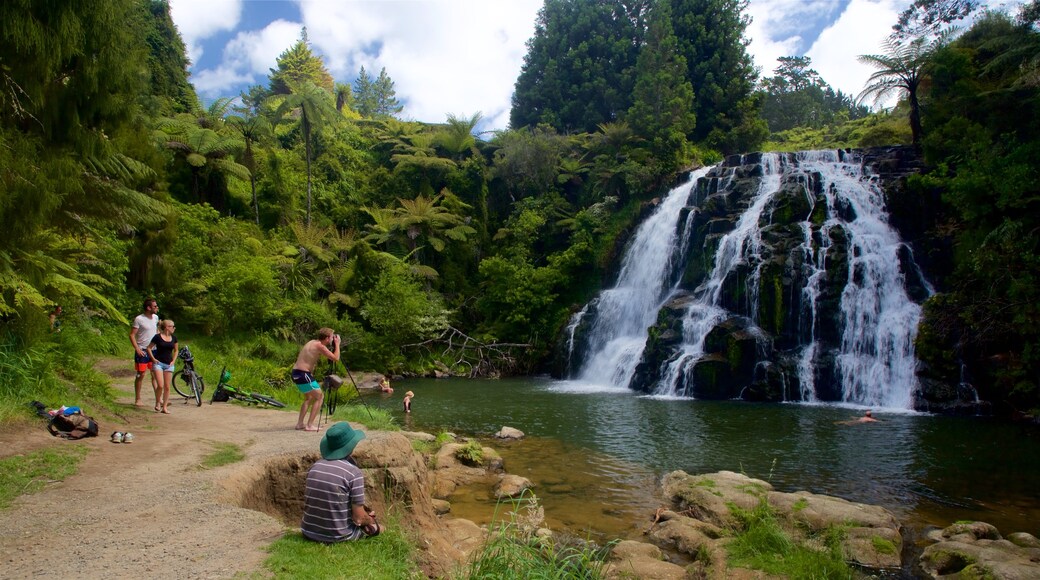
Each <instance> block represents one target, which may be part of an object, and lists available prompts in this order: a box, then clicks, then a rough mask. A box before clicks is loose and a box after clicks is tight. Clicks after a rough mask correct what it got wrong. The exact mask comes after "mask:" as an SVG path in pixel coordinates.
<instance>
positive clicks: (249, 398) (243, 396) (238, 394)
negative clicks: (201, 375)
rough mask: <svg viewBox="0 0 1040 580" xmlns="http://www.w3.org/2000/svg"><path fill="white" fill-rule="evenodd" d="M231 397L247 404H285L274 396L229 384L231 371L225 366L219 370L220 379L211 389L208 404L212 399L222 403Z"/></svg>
mask: <svg viewBox="0 0 1040 580" xmlns="http://www.w3.org/2000/svg"><path fill="white" fill-rule="evenodd" d="M231 399H235V400H236V401H242V402H243V403H245V404H247V405H270V406H272V407H278V408H282V407H284V406H285V403H283V402H281V401H279V400H278V399H275V398H274V397H268V396H267V395H262V394H260V393H247V392H245V391H240V390H239V389H237V388H235V387H233V386H231V371H229V370H228V368H227V367H226V366H225V367H224V368H223V369H221V370H220V381H218V382H217V388H216V390H214V391H213V396H212V397H211V398H210V400H209V404H210V405H212V404H213V403H214V401H215V402H218V403H222V402H225V401H228V400H231Z"/></svg>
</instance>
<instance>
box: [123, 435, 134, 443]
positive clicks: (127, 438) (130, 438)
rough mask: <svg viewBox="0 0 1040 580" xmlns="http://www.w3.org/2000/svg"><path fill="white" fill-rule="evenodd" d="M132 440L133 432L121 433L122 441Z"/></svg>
mask: <svg viewBox="0 0 1040 580" xmlns="http://www.w3.org/2000/svg"><path fill="white" fill-rule="evenodd" d="M133 442H134V434H133V433H123V443H133Z"/></svg>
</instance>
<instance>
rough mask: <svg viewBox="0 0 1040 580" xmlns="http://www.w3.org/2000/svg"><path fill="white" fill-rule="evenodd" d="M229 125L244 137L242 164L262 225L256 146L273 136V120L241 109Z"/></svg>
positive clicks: (257, 216) (258, 221)
mask: <svg viewBox="0 0 1040 580" xmlns="http://www.w3.org/2000/svg"><path fill="white" fill-rule="evenodd" d="M228 125H229V126H230V127H231V128H232V129H233V130H234V131H235V132H236V133H237V134H238V136H239V137H241V139H242V143H243V148H242V155H241V162H242V165H243V166H244V167H245V168H246V169H247V170H248V171H249V192H250V194H251V196H252V200H253V215H254V217H255V218H256V225H260V204H259V202H258V201H257V198H256V172H257V169H258V163H257V159H256V147H257V146H262V145H263V144H264V143H265V142H266V141H267V140H268V139H270V137H271V136H272V134H273V133H272V128H271V122H270V121H268V120H267V117H265V116H264V115H257V114H254V113H252V112H250V111H249V110H248V109H243V110H241V111H239V114H238V115H235V116H233V117H230V118H229V119H228Z"/></svg>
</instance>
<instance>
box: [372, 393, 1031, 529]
mask: <svg viewBox="0 0 1040 580" xmlns="http://www.w3.org/2000/svg"><path fill="white" fill-rule="evenodd" d="M394 387H395V391H396V392H395V393H394V395H392V396H382V397H380V396H378V395H366V397H365V399H366V401H367V402H368V403H369V404H372V405H375V406H380V407H385V408H388V409H391V410H393V412H394V414H395V416H397V417H398V418H400V419H401V423H402V425H403V427H404V428H405V429H409V430H421V431H427V432H431V433H437V432H438V431H442V430H447V431H452V432H455V433H458V434H462V435H475V436H478V437H490V436H491V435H493V434H494V433H495V432H497V431H498V430H499V429H500V428H501V427H502V426H503V425H508V426H510V427H515V428H517V429H520V430H521V431H523V432H524V433H525V434H526V435H527V437H526V438H525V439H523V440H521V441H517V442H511V443H497V444H495V445H494V446H495V447H496V448H497V449H499V451H500V452H501V454H502V456H503V458H504V459H505V462H506V469H507V471H509V472H510V473H515V474H517V475H522V476H524V477H527V478H528V479H530V480H531V481H532V482H533V483H534V485H535V492H536V493H537V495H538V498H539V500H540V501H541V503H542V505H543V506H544V508H545V512H546V519H547V522H548V524H549V525H550V527H552V528H554V529H558V528H561V527H562V528H566V529H569V530H571V531H575V532H586V533H589V534H590V535H592V536H594V537H619V536H634V535H637V534H638V533H639V532H641V531H642V529H645V527H646V525H647V524H648V523H649V519H648V518H649V517H650V516H651V515H652V513H653V510H654V509H655V508H657V507H660V500H659V499H658V498H656V497H655V496H654V491H655V490H656V481H657V479H658V478H659V476H660V475H662V474H664V473H667V472H669V471H672V470H676V469H681V470H683V471H686V472H688V473H693V474H698V473H708V472H713V471H719V470H730V471H737V472H743V473H745V474H747V475H749V476H751V477H756V478H759V479H764V480H767V481H769V482H770V483H772V485H773V486H774V487H775V488H776V489H778V490H779V491H797V490H807V491H810V492H814V493H824V494H829V495H834V496H838V497H842V498H845V499H848V500H851V501H857V502H865V503H871V504H877V505H881V506H884V507H886V508H888V509H889V510H891V511H892V512H894V513H895V514H896V516H897V517H898V518H899V519H900V521H902V522H903V523H904V525H909V526H910V527H911V528H912V529H916V530H920V529H922V528H924V527H926V526H929V525H935V526H946V525H949V524H951V523H953V522H954V521H957V520H966V519H978V520H983V521H987V522H989V523H991V524H993V525H995V526H997V527H998V528H999V529H1000V530H1001V532H1003V533H1005V534H1007V533H1010V532H1015V531H1024V532H1029V533H1032V534H1034V535H1037V536H1040V429H1037V428H1036V427H1033V426H1027V425H1014V424H1007V423H1001V422H996V421H991V420H986V419H978V418H951V417H936V416H930V415H921V414H910V413H891V412H885V411H884V410H875V416H877V417H878V418H879V419H880V420H881V422H879V423H871V424H861V425H847V424H840V423H839V422H842V421H846V420H848V419H851V418H854V417H857V416H859V415H861V414H862V410H861V409H851V408H840V407H834V406H809V405H795V404H791V405H788V404H782V405H777V404H753V403H744V402H736V401H722V402H718V401H696V400H685V399H652V398H646V397H641V396H638V395H637V394H636V393H634V392H632V391H628V390H619V389H612V388H599V387H595V386H589V385H582V384H579V383H576V382H573V381H554V380H550V379H537V378H525V379H502V380H496V381H491V380H462V379H451V380H433V379H412V380H407V381H400V382H398V383H396V384H395V385H394ZM409 389H410V390H413V391H415V395H416V396H415V400H414V401H413V407H412V413H411V414H410V416H405V414H404V413H403V411H402V410H401V398H402V397H403V394H404V392H405V391H406V390H409ZM494 506H495V501H494V499H493V498H491V497H488V494H487V491H486V490H484V489H472V490H464V491H463V492H462V493H460V494H457V495H456V496H455V497H453V498H452V511H453V513H454V514H455V515H457V516H460V517H465V518H468V519H472V520H474V521H476V522H478V523H483V522H486V521H488V520H489V519H490V517H491V514H492V512H493V511H494Z"/></svg>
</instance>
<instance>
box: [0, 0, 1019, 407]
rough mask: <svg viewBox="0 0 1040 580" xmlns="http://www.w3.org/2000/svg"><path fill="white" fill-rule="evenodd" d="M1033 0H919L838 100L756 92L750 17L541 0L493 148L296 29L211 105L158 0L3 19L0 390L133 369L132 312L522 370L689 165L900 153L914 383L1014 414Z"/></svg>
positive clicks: (184, 326) (405, 366) (699, 0)
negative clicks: (977, 397)
mask: <svg viewBox="0 0 1040 580" xmlns="http://www.w3.org/2000/svg"><path fill="white" fill-rule="evenodd" d="M1038 2H1040V0H1032V1H1031V2H1029V3H1027V4H1026V5H1025V6H1024V7H1022V9H1021V10H1020V11H1019V12H1017V13H1016V14H1007V13H1001V12H992V13H985V14H981V15H979V17H978V18H977V19H976V20H975V23H974V24H973V25H972V26H971V27H970V28H969V29H967V30H955V29H951V28H949V27H948V24H949V22H950V21H951V20H953V19H954V17H955V16H957V15H958V14H960V13H961V12H964V11H968V12H970V11H971V10H973V9H975V8H976V7H977V2H974V1H973V0H918V2H916V3H915V4H914V5H913V6H911V8H909V9H908V10H907V13H905V14H904V17H903V19H901V22H900V24H899V25H898V26H897V29H896V30H895V31H894V32H893V35H892V37H891V38H890V39H889V41H888V42H887V43H886V45H885V46H883V47H880V48H881V52H880V53H879V54H876V55H864V56H863V57H862V59H863V61H864V62H866V63H868V64H870V65H871V66H872V67H874V68H875V69H876V72H875V74H874V76H873V77H871V80H870V84H869V85H868V86H867V87H865V88H864V92H863V94H861V95H857V96H852V95H845V94H842V93H841V92H840V91H835V90H833V89H832V88H831V87H830V86H829V85H827V83H826V82H825V81H824V80H823V79H821V78H820V76H819V74H818V73H816V72H815V71H814V70H812V68H811V67H812V62H811V61H810V60H809V59H808V58H806V57H799V56H790V57H785V58H782V59H780V61H779V63H778V66H777V67H776V68H775V70H774V71H773V72H772V76H761V71H759V70H757V69H756V68H755V67H754V66H753V65H752V62H751V59H750V56H749V55H748V52H747V39H746V28H747V25H748V23H749V20H748V17H747V16H746V15H745V9H746V2H744V1H743V0H639V1H636V2H621V1H618V0H545V4H544V6H543V8H542V9H541V11H540V12H539V14H538V19H537V22H536V25H535V33H534V36H533V37H532V38H531V39H530V40H529V41H528V53H527V56H526V58H525V61H524V65H523V68H522V70H521V72H520V75H519V77H518V79H517V81H516V86H515V93H514V95H513V109H512V112H511V127H510V129H509V130H506V131H500V132H497V133H495V134H494V135H493V136H491V137H490V138H488V139H482V138H478V137H477V136H475V135H474V130H475V128H476V127H477V125H478V123H479V122H480V119H481V116H480V113H475V114H473V115H472V116H468V117H466V116H455V115H446V119H445V121H444V122H443V123H440V124H425V123H418V122H413V121H407V120H402V119H401V118H400V114H401V112H402V110H403V107H402V104H401V103H399V102H398V100H397V98H396V95H395V92H394V83H393V80H392V77H391V74H390V73H392V71H386V70H385V69H384V70H382V71H380V72H379V73H378V75H376V74H373V73H371V72H369V71H366V70H364V69H361V70H360V71H358V75H357V77H356V78H355V79H339V80H338V79H334V78H333V77H332V76H331V75H330V73H329V71H328V70H327V68H326V67H325V65H324V62H323V60H322V56H321V55H318V54H316V53H315V52H314V51H313V50H312V47H311V45H310V43H309V42H308V39H307V36H306V31H304V33H303V35H302V36H301V37H300V39H299V40H298V41H297V42H296V43H295V44H294V45H292V46H288V47H285V50H284V52H282V54H281V55H280V57H279V58H278V60H277V63H276V65H275V67H274V68H272V69H271V72H270V75H269V77H268V82H267V84H266V85H258V86H255V87H252V88H251V89H250V90H249V91H247V92H246V93H244V94H242V95H238V96H233V95H228V96H227V97H225V98H219V99H216V100H213V101H212V102H203V101H202V100H201V99H200V98H199V97H198V95H197V94H196V93H195V90H194V88H193V87H192V84H191V82H190V77H189V73H188V66H189V61H188V59H187V56H186V51H185V47H184V44H183V42H182V41H181V39H180V36H179V34H178V32H177V30H176V27H175V26H174V24H173V22H172V20H171V18H170V10H169V5H168V3H167V1H166V0H106V1H105V2H103V3H102V4H103V5H104V8H101V7H100V6H93V5H89V4H85V3H82V2H76V1H73V0H61V1H57V2H46V3H44V2H36V1H32V0H10V1H8V2H4V3H3V4H2V5H0V17H2V21H3V22H4V27H3V31H2V33H0V75H2V79H0V145H2V146H0V167H2V169H0V172H2V173H0V175H2V178H0V223H2V224H3V232H4V233H3V236H0V393H2V394H3V397H5V398H11V399H21V398H25V397H26V395H25V394H24V393H26V389H31V388H32V385H34V384H38V383H42V382H53V381H55V380H56V378H57V377H61V376H66V375H68V374H69V372H68V369H67V368H66V367H67V365H70V364H72V363H71V362H70V361H69V358H68V356H67V355H68V353H69V352H73V351H75V350H76V349H75V348H74V343H82V342H98V343H102V344H107V345H109V346H108V348H109V349H110V350H113V351H116V352H122V351H119V350H118V349H119V348H121V347H123V346H125V347H126V348H125V349H124V351H127V352H128V350H129V348H128V345H123V343H125V342H126V339H125V337H126V331H127V326H126V324H127V320H128V319H129V318H130V317H132V316H133V315H134V314H136V312H137V311H138V308H139V306H140V303H141V300H142V299H143V298H144V297H151V296H154V297H156V298H157V299H158V300H159V301H160V304H161V305H162V310H161V315H162V316H163V317H170V318H173V319H175V320H176V321H177V323H178V328H179V332H180V334H182V336H211V337H217V338H223V339H226V340H229V341H250V342H252V343H253V344H254V345H259V346H257V347H256V349H255V352H256V354H257V356H263V355H264V353H269V352H271V348H274V350H275V351H277V350H278V348H277V347H270V345H273V344H289V345H295V344H297V343H299V342H300V341H302V340H304V339H305V338H307V337H309V336H311V335H312V334H313V333H314V332H315V330H316V329H318V328H319V327H323V326H332V327H335V328H336V329H337V330H339V331H340V332H341V333H342V334H343V335H344V336H345V337H347V338H348V339H349V347H348V349H347V352H346V354H345V360H346V362H347V364H348V366H350V367H352V368H363V369H374V370H379V371H382V372H394V373H429V372H432V371H433V370H435V369H440V370H442V371H445V372H452V373H456V374H480V375H485V376H487V375H495V374H499V373H529V372H536V371H539V370H541V369H543V368H544V364H545V361H546V360H547V358H548V354H549V352H550V351H551V349H552V346H553V344H554V342H555V341H556V340H557V338H558V334H559V331H560V329H561V327H562V326H563V325H564V324H565V323H566V321H567V319H568V317H569V315H570V314H571V313H572V312H574V311H575V310H576V309H578V308H580V306H581V305H582V304H583V303H584V302H586V301H587V300H588V299H589V298H590V297H591V296H592V295H593V294H594V293H595V291H596V290H598V289H599V288H600V287H601V286H602V285H603V284H604V283H605V282H606V281H607V280H609V277H610V276H611V274H612V268H613V267H614V266H615V262H616V258H617V256H618V255H619V253H620V251H621V249H622V248H623V245H624V242H625V240H626V236H627V235H628V234H629V232H631V230H632V228H633V226H634V224H635V223H637V221H638V219H639V218H640V216H642V215H643V214H644V210H645V209H646V208H647V207H648V205H649V204H651V203H652V200H653V199H654V198H655V197H657V196H659V195H660V194H661V193H662V191H664V189H665V188H667V186H668V185H669V184H672V183H674V182H675V181H676V180H677V179H678V178H679V176H680V175H681V174H682V173H683V172H684V171H686V170H688V169H689V168H691V167H695V166H698V165H703V164H708V163H713V162H716V161H718V160H719V159H721V158H722V157H723V156H724V155H728V154H732V153H740V152H750V151H755V150H762V149H784V150H796V149H808V148H824V147H860V146H876V145H887V144H899V143H913V144H915V145H917V146H918V147H919V148H920V150H921V152H922V154H923V155H924V159H925V161H926V163H927V166H928V167H929V170H928V171H927V172H926V173H924V174H922V175H920V176H916V177H914V178H913V179H912V180H911V183H910V184H909V194H908V195H909V197H903V198H900V199H893V200H890V203H891V206H892V208H893V210H894V211H896V212H898V213H899V215H901V216H905V217H904V218H902V222H903V223H901V226H902V228H903V229H904V231H906V232H915V233H916V234H915V235H916V237H915V238H914V239H912V240H911V242H912V244H913V245H914V247H915V250H916V251H917V252H918V253H919V254H920V255H921V256H923V261H924V263H925V264H927V268H928V269H929V272H928V274H929V275H930V276H931V277H932V278H933V279H934V281H935V284H936V289H937V290H938V293H937V294H936V295H935V296H934V297H933V298H932V299H930V300H929V302H928V303H927V305H926V319H925V321H924V323H923V326H922V330H921V333H920V336H919V339H918V340H919V343H920V344H919V345H918V352H919V354H920V356H921V358H922V360H923V361H924V362H925V363H926V366H927V372H929V373H931V374H932V375H933V376H935V377H937V378H940V379H943V380H948V381H951V382H953V383H956V382H957V381H958V380H960V377H961V373H962V368H969V369H970V370H971V371H972V372H973V373H974V376H973V380H974V381H975V382H976V384H978V385H979V391H980V393H981V394H982V395H983V396H984V397H986V398H987V399H989V400H993V401H997V402H1001V403H1004V404H1005V405H1006V406H1005V408H1007V409H1017V410H1022V411H1029V410H1032V409H1036V408H1037V407H1038V406H1040V402H1038V400H1040V399H1038V393H1040V389H1038V382H1040V295H1038V294H1040V290H1038V275H1040V248H1038V247H1037V244H1038V240H1040V236H1038V234H1037V228H1038V227H1040V224H1038V223H1037V220H1038V218H1040V207H1038V200H1040V197H1038V189H1037V181H1038V180H1037V167H1040V139H1038V135H1037V130H1038V124H1040V111H1038V105H1040V103H1038V98H1040V91H1038V83H1040V57H1038V55H1040V32H1038V30H1037V21H1038V18H1040V3H1038ZM951 10H952V12H951ZM958 11H961V12H958ZM890 95H897V96H898V97H899V99H900V100H899V104H898V105H897V106H896V107H895V108H894V109H893V110H892V111H880V112H872V111H871V110H870V109H869V108H868V107H867V105H868V104H871V101H870V98H872V97H881V98H884V97H887V96H890ZM904 195H906V194H904ZM55 305H61V306H62V307H63V308H64V313H63V315H62V318H63V322H64V326H63V329H64V330H63V332H62V333H55V332H53V331H50V330H49V328H50V326H49V325H48V323H47V320H48V318H47V315H48V313H49V312H51V311H52V309H53V308H54V306H55ZM113 336H116V337H120V338H118V339H116V338H105V337H113ZM97 337H100V338H97ZM265 345H266V346H265ZM269 347H270V348H269ZM292 348H294V347H292ZM283 350H284V349H283ZM277 362H278V364H282V365H285V364H290V363H291V362H292V361H291V360H287V361H277ZM30 398H31V397H30ZM19 402H25V401H21V400H19Z"/></svg>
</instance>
